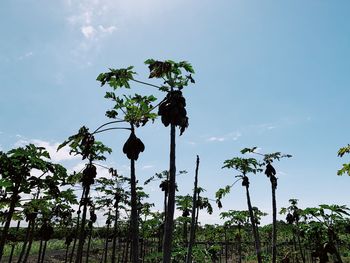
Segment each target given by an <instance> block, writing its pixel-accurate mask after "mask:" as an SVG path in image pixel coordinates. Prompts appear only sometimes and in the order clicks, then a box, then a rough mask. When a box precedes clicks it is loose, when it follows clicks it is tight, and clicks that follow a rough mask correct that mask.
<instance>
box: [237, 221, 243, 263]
mask: <svg viewBox="0 0 350 263" xmlns="http://www.w3.org/2000/svg"><path fill="white" fill-rule="evenodd" d="M241 262H242V235H241V225H240V224H239V225H238V263H241Z"/></svg>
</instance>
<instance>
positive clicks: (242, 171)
mask: <svg viewBox="0 0 350 263" xmlns="http://www.w3.org/2000/svg"><path fill="white" fill-rule="evenodd" d="M261 166H262V164H261V163H260V162H258V161H257V159H255V158H241V157H234V158H232V159H228V160H226V161H224V166H223V167H222V168H228V169H234V170H236V171H237V172H239V174H238V175H237V176H235V177H236V178H238V179H237V180H236V181H235V182H234V183H233V184H232V185H228V186H226V187H225V188H222V189H219V190H218V191H217V192H216V198H217V203H218V205H219V207H221V201H220V200H221V198H222V197H223V196H224V195H226V194H228V193H229V192H230V190H231V188H232V187H233V185H234V184H235V183H237V182H238V181H240V180H241V181H242V186H243V187H245V189H246V198H247V205H248V211H249V217H250V223H251V226H252V231H253V236H254V245H255V252H256V256H257V260H258V262H259V263H262V256H261V248H260V237H259V228H258V226H257V221H256V218H255V215H254V210H253V206H252V203H251V199H250V193H249V184H250V182H249V178H248V174H256V173H257V172H262V168H261Z"/></svg>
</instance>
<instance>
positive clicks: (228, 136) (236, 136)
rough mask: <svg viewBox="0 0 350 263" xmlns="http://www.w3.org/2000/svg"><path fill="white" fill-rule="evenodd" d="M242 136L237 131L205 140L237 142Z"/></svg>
mask: <svg viewBox="0 0 350 263" xmlns="http://www.w3.org/2000/svg"><path fill="white" fill-rule="evenodd" d="M241 136H242V134H241V133H240V132H239V131H236V132H230V133H227V134H225V135H222V136H210V137H208V138H207V141H208V142H224V141H237V140H238V139H239V138H240V137H241Z"/></svg>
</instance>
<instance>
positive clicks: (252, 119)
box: [0, 0, 350, 223]
mask: <svg viewBox="0 0 350 263" xmlns="http://www.w3.org/2000/svg"><path fill="white" fill-rule="evenodd" d="M0 6H1V8H0V17H1V23H0V34H1V42H0V83H1V96H0V133H1V134H0V147H1V149H3V150H8V149H10V148H12V147H15V146H16V145H21V144H23V143H25V142H35V143H37V144H40V145H44V146H47V147H48V148H49V149H50V150H51V151H52V154H53V155H55V156H54V157H53V158H54V159H55V160H57V161H60V162H62V163H63V164H65V165H66V166H67V167H68V168H70V169H74V168H77V167H79V166H81V164H80V163H79V162H78V161H77V160H76V159H74V160H71V158H70V157H69V156H68V155H67V152H61V153H58V154H54V149H55V147H56V146H57V144H58V143H60V142H62V141H63V140H64V139H66V138H67V137H68V136H70V135H71V134H73V133H75V132H76V131H77V130H78V128H79V127H80V126H82V125H86V126H88V127H90V128H91V129H94V128H96V127H97V126H99V125H100V124H102V123H104V122H105V121H107V119H106V118H105V117H104V112H105V110H106V109H108V107H109V106H110V104H109V103H108V102H107V101H105V99H104V98H103V95H104V91H105V90H104V89H103V88H100V87H99V84H98V83H97V81H96V77H97V75H98V74H99V73H100V72H103V71H106V70H107V68H108V67H114V68H118V67H126V66H129V65H134V66H135V70H136V71H137V72H138V73H139V75H138V78H139V79H140V80H147V76H148V75H147V67H146V66H145V65H143V61H145V60H146V59H147V58H155V59H172V60H187V61H189V62H191V63H192V65H193V67H194V68H195V70H196V74H195V76H194V78H195V79H196V84H195V85H193V86H190V87H188V88H187V89H186V90H185V91H184V93H185V96H186V98H187V101H188V107H187V108H188V114H189V118H190V127H189V128H188V130H187V131H186V132H185V133H184V135H183V136H181V137H179V138H178V145H177V146H178V151H177V154H178V155H177V168H178V170H182V169H185V170H188V171H189V174H188V175H185V176H181V177H179V179H178V183H179V186H180V193H181V194H186V193H189V192H190V190H191V188H192V180H193V171H194V165H195V158H196V155H197V154H198V155H200V158H201V166H200V179H199V180H200V184H201V186H202V187H204V188H206V189H207V192H206V195H207V196H209V197H212V198H213V197H214V193H215V191H216V190H217V189H218V188H219V187H223V186H225V185H226V184H230V183H232V182H233V180H234V175H236V173H235V172H234V171H229V170H222V169H221V166H222V163H223V161H224V160H226V159H229V158H232V157H234V156H238V155H239V151H240V149H242V148H244V147H252V146H258V147H259V148H261V152H274V151H281V152H284V153H289V154H292V155H293V158H291V159H288V160H282V161H281V162H280V163H276V164H275V166H276V169H277V170H278V173H279V175H278V177H279V186H278V193H277V194H278V204H279V207H281V206H286V205H288V199H290V198H298V199H300V206H301V207H306V206H315V205H317V204H321V203H337V204H347V205H350V203H349V200H348V198H347V193H348V185H349V178H347V177H345V176H344V177H337V175H336V171H337V169H338V168H339V167H340V166H341V163H342V162H346V161H348V159H346V158H344V159H343V160H342V159H340V158H338V157H337V150H338V149H339V147H341V146H343V145H346V144H347V143H349V133H348V131H349V128H350V124H349V121H348V115H349V109H348V107H347V103H348V98H349V96H350V91H349V88H348V87H349V84H350V79H349V76H348V70H349V68H350V48H349V47H350V27H349V24H350V17H349V16H348V10H349V8H350V3H349V2H348V1H321V0H319V1H316V0H314V1H258V0H256V1H243V0H242V1H232V0H230V1H229V0H227V1H226V0H223V1H207V0H202V1H184V0H177V1H164V0H163V1H161V0H149V1H146V0H139V1H136V0H128V1H119V0H114V1H112V0H84V1H74V0H60V1H43V0H36V1H33V0H25V1H23V0H21V1H19V0H12V1H3V2H2V3H1V4H0ZM154 83H155V84H157V83H156V82H154ZM133 89H134V91H135V92H138V93H142V94H151V93H154V95H156V96H157V97H158V98H160V99H161V98H163V96H164V94H161V93H159V92H157V91H155V90H153V89H152V88H149V87H142V86H140V85H136V86H135V87H134V88H133ZM138 135H139V137H140V138H141V139H142V140H143V141H144V143H145V145H146V151H145V152H144V153H143V154H142V155H141V157H140V159H139V161H138V178H139V180H140V182H143V181H144V180H145V179H146V178H148V177H150V176H151V175H153V174H154V173H155V172H157V171H162V170H165V169H167V167H168V135H169V132H168V129H166V128H164V127H163V126H162V125H161V124H160V121H156V122H155V124H153V125H148V127H144V128H141V129H139V130H138ZM126 138H127V133H125V132H124V133H123V132H111V133H108V134H105V135H101V136H100V137H99V138H98V139H100V140H102V141H103V142H105V143H106V144H107V145H109V146H110V147H112V148H113V149H114V153H113V154H112V155H111V157H110V158H109V159H108V161H107V164H108V165H114V166H116V167H117V168H118V170H119V171H121V172H123V173H124V174H125V175H127V174H128V161H127V159H126V158H125V156H123V155H122V153H121V148H122V145H123V143H124V141H125V140H126ZM147 189H148V191H149V192H150V194H151V200H153V201H154V202H156V204H157V207H159V208H161V203H162V202H161V194H160V192H159V191H158V185H157V184H153V185H151V186H149V188H147ZM251 192H252V202H253V205H256V206H258V207H259V208H261V209H262V210H264V211H267V212H270V210H271V209H270V203H271V202H270V185H269V181H268V180H267V179H266V177H265V176H264V175H262V174H261V175H256V176H252V178H251ZM244 197H245V195H244V189H243V188H242V187H241V186H239V185H237V186H235V188H234V190H233V192H232V193H231V194H230V195H229V196H227V197H226V198H225V199H224V200H223V205H224V210H225V209H246V201H245V199H244ZM219 212H220V211H218V210H217V209H216V210H215V213H214V215H213V216H208V215H204V214H203V216H202V221H203V222H209V223H213V222H219V221H218V213H219ZM265 220H266V221H265V222H269V221H270V217H267V218H266V219H265Z"/></svg>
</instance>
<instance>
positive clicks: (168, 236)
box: [163, 124, 176, 263]
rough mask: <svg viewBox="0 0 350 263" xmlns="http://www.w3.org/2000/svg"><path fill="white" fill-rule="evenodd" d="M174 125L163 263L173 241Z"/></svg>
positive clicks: (172, 125) (171, 130) (169, 258)
mask: <svg viewBox="0 0 350 263" xmlns="http://www.w3.org/2000/svg"><path fill="white" fill-rule="evenodd" d="M175 136H176V131H175V125H174V124H171V127H170V169H169V196H168V206H167V213H166V221H165V226H164V238H163V263H170V261H171V251H172V241H173V227H174V210H175V188H176V159H175V158H176V156H175V148H176V144H175Z"/></svg>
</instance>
